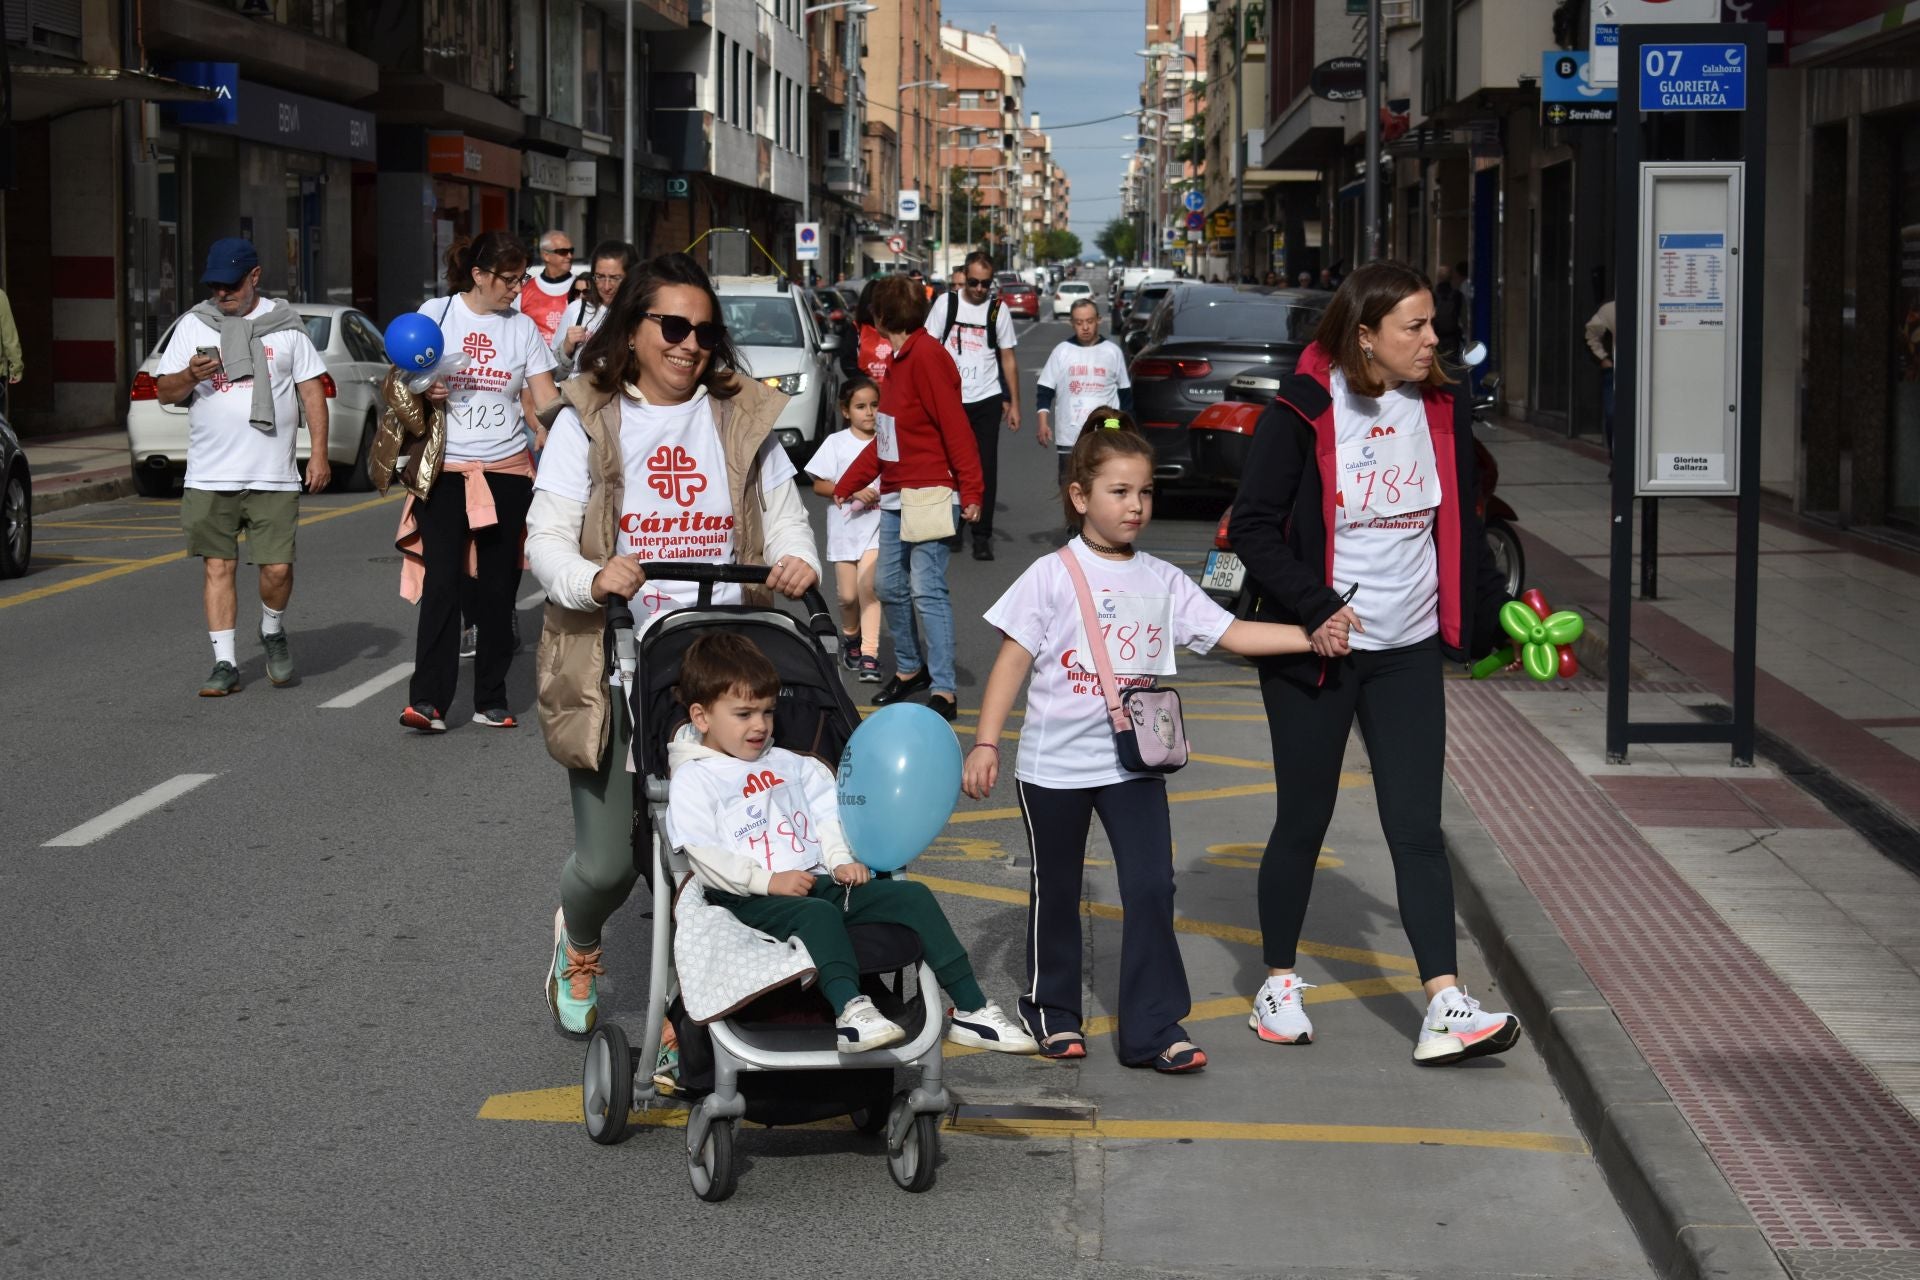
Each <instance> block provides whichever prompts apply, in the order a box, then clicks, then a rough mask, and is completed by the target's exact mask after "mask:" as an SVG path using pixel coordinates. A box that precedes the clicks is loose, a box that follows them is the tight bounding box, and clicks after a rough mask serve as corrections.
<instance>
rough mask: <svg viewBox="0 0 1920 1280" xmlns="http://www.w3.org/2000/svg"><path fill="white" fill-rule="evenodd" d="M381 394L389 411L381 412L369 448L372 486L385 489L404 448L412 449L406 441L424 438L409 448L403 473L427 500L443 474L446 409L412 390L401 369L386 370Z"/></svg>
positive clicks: (408, 483) (415, 492) (405, 484)
mask: <svg viewBox="0 0 1920 1280" xmlns="http://www.w3.org/2000/svg"><path fill="white" fill-rule="evenodd" d="M380 398H381V399H382V400H384V401H386V405H387V411H386V412H385V413H383V414H381V415H380V425H379V426H378V427H377V428H376V429H375V431H374V434H373V446H372V448H370V449H369V450H368V452H367V475H368V476H369V477H371V478H372V480H373V487H374V488H376V489H378V490H379V491H380V492H381V493H385V492H386V491H387V489H388V487H389V486H390V485H392V484H393V474H394V473H393V468H394V464H395V463H396V462H397V461H398V460H399V458H400V454H401V453H402V452H403V451H408V450H409V445H408V443H407V442H408V441H410V440H421V441H424V444H422V445H421V446H420V447H418V448H412V449H411V450H410V456H409V457H408V459H407V466H406V470H405V471H403V472H401V474H400V483H401V485H402V486H403V487H404V488H405V489H406V490H407V492H409V493H411V494H412V495H413V496H414V497H416V498H420V499H422V500H424V499H425V498H426V496H427V494H428V493H429V492H431V491H432V489H433V482H434V481H435V480H438V479H439V478H440V467H441V464H442V463H443V462H445V461H446V457H447V413H446V410H444V409H442V408H440V407H439V406H438V405H435V404H431V403H429V402H428V401H427V398H426V397H425V396H420V395H415V394H414V393H413V392H412V391H410V390H409V389H408V388H407V379H406V375H405V374H403V373H401V372H400V370H398V369H389V370H387V377H386V381H384V382H382V383H381V384H380Z"/></svg>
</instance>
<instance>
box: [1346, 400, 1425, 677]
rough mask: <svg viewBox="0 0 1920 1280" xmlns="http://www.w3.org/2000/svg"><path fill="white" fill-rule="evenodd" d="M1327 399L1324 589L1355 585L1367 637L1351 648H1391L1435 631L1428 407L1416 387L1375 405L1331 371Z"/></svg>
mask: <svg viewBox="0 0 1920 1280" xmlns="http://www.w3.org/2000/svg"><path fill="white" fill-rule="evenodd" d="M1330 381H1331V384H1332V385H1331V386H1330V388H1329V389H1330V390H1331V391H1332V393H1333V426H1334V436H1335V451H1336V461H1335V464H1334V465H1335V466H1336V468H1337V469H1338V473H1339V476H1340V487H1339V490H1338V493H1337V495H1336V498H1335V502H1334V521H1335V524H1334V534H1333V585H1334V587H1335V589H1336V590H1339V591H1345V590H1346V589H1347V588H1348V587H1349V586H1352V585H1353V584H1355V583H1358V584H1359V588H1360V589H1359V590H1358V591H1356V592H1355V593H1354V596H1353V611H1354V612H1355V613H1356V614H1358V615H1359V616H1360V621H1361V623H1362V624H1363V625H1364V626H1365V627H1366V631H1364V632H1360V631H1355V632H1354V633H1353V634H1352V636H1350V637H1349V642H1350V643H1351V644H1352V645H1353V647H1354V648H1356V649H1371V650H1379V649H1398V648H1402V647H1404V646H1406V645H1410V644H1418V643H1419V642H1420V641H1422V640H1425V639H1427V638H1428V637H1429V636H1433V635H1435V634H1437V633H1438V632H1439V630H1440V558H1439V555H1438V553H1437V552H1436V551H1435V548H1434V543H1433V522H1434V515H1435V513H1436V512H1437V510H1438V509H1439V506H1440V485H1441V478H1440V469H1439V467H1438V466H1436V465H1435V459H1434V453H1433V436H1432V434H1431V432H1430V431H1429V430H1428V427H1427V410H1426V406H1425V404H1423V403H1422V402H1421V399H1420V393H1419V391H1418V390H1417V389H1410V388H1407V387H1400V388H1397V389H1395V390H1393V391H1389V392H1388V393H1387V394H1386V395H1384V396H1381V397H1380V398H1379V399H1377V400H1376V399H1372V398H1370V397H1367V396H1362V395H1357V394H1355V393H1354V392H1353V390H1352V389H1351V388H1349V387H1348V386H1347V380H1346V379H1345V378H1344V377H1342V376H1341V374H1340V371H1339V370H1337V369H1336V370H1334V372H1333V376H1332V378H1331V379H1330Z"/></svg>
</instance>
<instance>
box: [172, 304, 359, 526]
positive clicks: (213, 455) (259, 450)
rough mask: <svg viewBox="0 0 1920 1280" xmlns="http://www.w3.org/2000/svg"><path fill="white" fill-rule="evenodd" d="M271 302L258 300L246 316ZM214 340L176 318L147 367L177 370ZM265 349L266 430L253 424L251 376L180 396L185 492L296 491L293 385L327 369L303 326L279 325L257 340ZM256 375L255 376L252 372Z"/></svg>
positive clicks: (211, 332)
mask: <svg viewBox="0 0 1920 1280" xmlns="http://www.w3.org/2000/svg"><path fill="white" fill-rule="evenodd" d="M271 307H272V303H270V302H269V301H268V300H267V299H265V298H262V299H260V301H259V302H258V303H256V304H255V305H254V308H253V310H252V311H249V312H248V313H247V317H248V319H252V318H254V317H256V316H261V315H265V314H266V313H267V311H268V310H269V309H270V308H271ZM219 345H220V332H219V330H217V329H215V328H214V327H213V326H212V325H209V324H208V323H207V322H206V321H204V320H202V319H201V318H200V317H199V316H196V315H193V314H191V313H189V314H187V315H184V316H182V317H180V323H179V324H177V325H175V326H174V327H173V336H172V337H171V338H169V339H168V340H167V345H166V347H165V348H164V349H163V350H162V351H161V352H160V358H159V360H157V361H156V362H155V364H154V372H155V373H156V374H158V375H159V376H161V377H165V376H166V375H167V374H170V373H179V372H180V371H181V370H183V369H185V368H186V367H187V364H188V362H189V361H191V360H192V359H193V357H194V354H195V353H196V352H197V351H198V350H199V349H200V348H201V347H217V346H219ZM261 346H262V347H264V348H265V350H266V357H267V377H268V379H269V382H268V385H269V386H270V387H271V388H272V390H273V430H272V431H270V432H269V431H262V430H260V428H258V427H256V426H254V425H253V423H252V421H251V419H252V417H253V379H252V378H247V379H243V380H242V381H239V382H232V381H229V380H228V379H227V377H226V376H225V375H224V374H218V375H215V376H214V377H211V378H208V379H207V380H206V381H204V382H200V383H196V384H195V385H194V388H193V394H192V398H191V399H189V400H188V401H187V477H186V480H185V481H184V482H183V483H184V484H185V487H187V488H189V489H266V490H273V491H277V492H281V493H289V492H298V491H299V489H300V472H299V470H298V469H297V468H296V467H295V466H294V460H293V454H294V447H295V445H296V444H297V443H298V440H299V432H300V401H299V398H298V397H297V395H296V394H295V392H294V388H295V387H296V386H297V385H298V384H300V383H302V382H305V381H307V380H308V379H309V378H317V377H319V376H320V375H321V374H323V373H325V372H326V371H327V366H326V365H325V364H324V363H322V362H321V360H320V353H319V352H317V351H315V350H314V349H313V341H312V339H310V338H308V337H307V332H306V330H305V329H283V330H281V331H280V332H279V333H270V334H268V335H267V336H266V337H265V338H263V339H261ZM256 376H257V375H256Z"/></svg>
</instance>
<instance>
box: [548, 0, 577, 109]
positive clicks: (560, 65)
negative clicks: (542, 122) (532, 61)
mask: <svg viewBox="0 0 1920 1280" xmlns="http://www.w3.org/2000/svg"><path fill="white" fill-rule="evenodd" d="M547 114H548V115H549V116H551V117H552V118H553V119H555V120H558V121H560V122H561V123H562V124H570V125H575V126H578V125H579V123H580V6H579V5H578V4H576V3H573V0H561V2H560V3H556V4H554V5H553V6H552V7H551V8H549V9H548V10H547Z"/></svg>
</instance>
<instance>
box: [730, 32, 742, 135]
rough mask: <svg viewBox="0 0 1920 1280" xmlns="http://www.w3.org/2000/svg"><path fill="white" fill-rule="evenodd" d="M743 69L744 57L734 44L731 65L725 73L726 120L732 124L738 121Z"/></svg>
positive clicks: (736, 123)
mask: <svg viewBox="0 0 1920 1280" xmlns="http://www.w3.org/2000/svg"><path fill="white" fill-rule="evenodd" d="M744 70H745V58H744V57H743V56H742V54H741V52H740V46H739V45H737V44H736V45H734V46H733V66H732V68H731V69H730V70H729V72H728V75H727V120H728V121H729V122H730V123H732V124H734V125H738V124H739V123H740V77H741V74H742V72H743V71H744Z"/></svg>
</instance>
